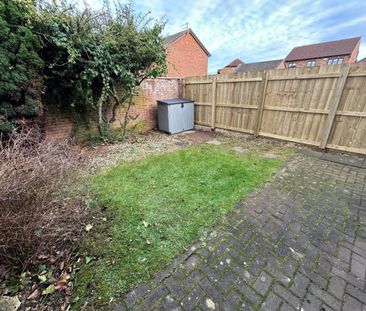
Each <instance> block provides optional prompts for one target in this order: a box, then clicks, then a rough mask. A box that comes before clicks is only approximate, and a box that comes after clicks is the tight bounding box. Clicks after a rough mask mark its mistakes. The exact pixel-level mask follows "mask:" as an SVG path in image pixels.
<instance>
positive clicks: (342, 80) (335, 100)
mask: <svg viewBox="0 0 366 311" xmlns="http://www.w3.org/2000/svg"><path fill="white" fill-rule="evenodd" d="M349 69H350V65H348V64H347V65H342V67H341V71H340V74H339V78H338V83H337V87H336V89H335V90H334V92H333V95H332V98H331V100H330V104H329V113H328V117H327V120H326V121H325V125H324V130H323V135H322V137H321V140H320V145H319V147H320V148H322V149H324V148H325V147H326V146H327V143H328V139H329V135H330V132H331V130H332V126H333V122H334V118H335V115H336V112H337V110H338V106H339V103H340V101H341V96H342V93H343V89H344V86H345V84H346V81H347V76H348V72H349Z"/></svg>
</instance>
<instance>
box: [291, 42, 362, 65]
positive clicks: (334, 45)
mask: <svg viewBox="0 0 366 311" xmlns="http://www.w3.org/2000/svg"><path fill="white" fill-rule="evenodd" d="M360 40H361V37H355V38H349V39H343V40H336V41H328V42H323V43H316V44H310V45H304V46H298V47H295V48H293V49H292V51H291V52H290V53H289V54H288V55H287V56H286V58H285V61H296V60H303V59H313V58H322V57H332V56H340V55H347V54H351V53H352V51H353V50H354V49H355V47H356V45H357V43H358V42H359V41H360Z"/></svg>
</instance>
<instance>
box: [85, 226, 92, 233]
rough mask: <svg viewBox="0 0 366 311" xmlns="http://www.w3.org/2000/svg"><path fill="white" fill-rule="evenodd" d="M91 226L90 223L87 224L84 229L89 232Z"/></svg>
mask: <svg viewBox="0 0 366 311" xmlns="http://www.w3.org/2000/svg"><path fill="white" fill-rule="evenodd" d="M92 228H93V226H92V225H91V224H87V225H86V226H85V230H86V231H87V232H89V231H90V230H91V229H92Z"/></svg>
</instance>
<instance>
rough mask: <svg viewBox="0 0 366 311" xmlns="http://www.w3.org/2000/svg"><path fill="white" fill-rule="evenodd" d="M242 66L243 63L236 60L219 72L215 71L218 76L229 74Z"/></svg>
mask: <svg viewBox="0 0 366 311" xmlns="http://www.w3.org/2000/svg"><path fill="white" fill-rule="evenodd" d="M241 64H244V62H243V61H242V60H241V59H239V58H236V59H234V60H233V61H232V62H231V63H229V64H228V65H226V66H225V67H224V68H221V69H219V70H217V73H218V74H222V73H231V72H235V70H236V69H237V68H238V67H239V66H240V65H241Z"/></svg>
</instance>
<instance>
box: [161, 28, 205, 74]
mask: <svg viewBox="0 0 366 311" xmlns="http://www.w3.org/2000/svg"><path fill="white" fill-rule="evenodd" d="M166 53H167V64H168V73H167V76H168V77H191V76H206V75H207V72H208V56H207V54H206V53H205V51H204V50H203V49H202V48H201V46H200V45H199V44H198V42H197V41H196V40H195V39H194V38H193V36H192V35H191V34H190V33H187V34H185V35H184V36H183V37H181V38H179V39H178V40H176V41H175V42H173V43H172V44H170V45H169V46H168V47H167V49H166Z"/></svg>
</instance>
